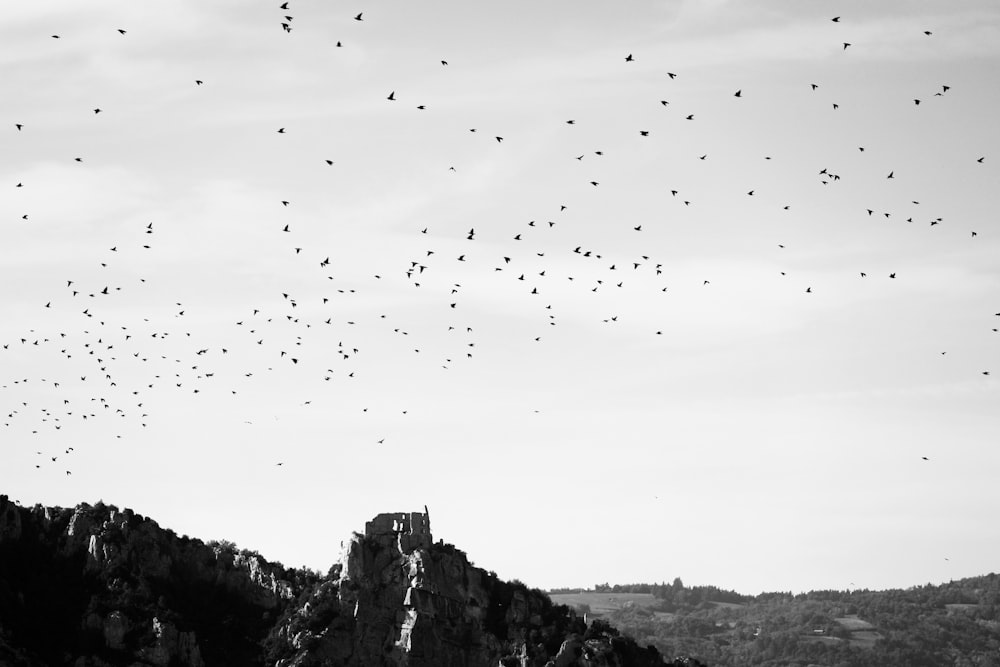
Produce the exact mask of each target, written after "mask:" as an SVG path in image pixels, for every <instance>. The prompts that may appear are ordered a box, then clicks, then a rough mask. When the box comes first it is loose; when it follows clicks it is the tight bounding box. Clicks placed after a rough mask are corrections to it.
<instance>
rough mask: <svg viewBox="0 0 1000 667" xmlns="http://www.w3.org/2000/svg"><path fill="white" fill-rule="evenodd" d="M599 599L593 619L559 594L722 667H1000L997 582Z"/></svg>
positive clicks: (615, 590) (668, 589)
mask: <svg viewBox="0 0 1000 667" xmlns="http://www.w3.org/2000/svg"><path fill="white" fill-rule="evenodd" d="M590 592H591V593H592V596H591V598H590V599H591V606H593V607H595V608H592V609H588V608H587V604H586V603H581V602H579V601H580V600H587V599H588V598H587V596H585V595H582V593H584V591H580V590H575V591H570V590H566V589H563V590H560V591H552V592H551V593H552V594H553V596H554V597H555V599H556V600H557V601H562V599H565V598H570V597H572V599H574V600H576V601H577V606H578V607H581V608H582V610H583V611H590V612H591V613H595V612H596V613H600V614H601V615H602V617H603V618H606V619H607V620H608V621H609V622H611V623H612V624H613V625H615V626H617V627H618V628H620V629H621V631H622V632H623V633H625V634H630V635H632V636H633V637H635V639H636V640H637V641H638V642H639V643H640V644H647V643H648V644H653V645H654V646H656V647H657V648H658V649H660V651H661V652H663V653H665V654H666V655H690V656H694V657H697V658H698V659H700V660H702V661H704V662H707V663H708V664H710V665H712V666H713V667H715V666H732V667H736V666H737V665H764V666H775V667H776V666H778V665H782V666H799V667H806V666H807V665H824V666H829V667H867V666H871V667H921V666H924V665H926V666H927V667H937V666H939V665H956V666H958V667H1000V577H998V576H997V575H996V574H989V575H985V576H981V577H973V578H969V579H962V580H959V581H952V582H949V583H947V584H942V585H938V586H935V585H930V584H928V585H926V586H919V587H913V588H909V589H906V590H887V591H870V590H853V591H830V590H825V591H810V592H809V593H802V594H799V595H792V594H791V593H762V594H760V595H756V596H749V595H740V594H738V593H735V592H733V591H724V590H720V589H718V588H716V587H714V586H694V587H686V586H684V584H683V582H682V581H681V580H680V579H675V580H674V581H673V583H671V584H629V585H616V586H609V585H607V584H601V585H598V586H596V587H595V588H594V589H593V590H592V591H590ZM637 594H638V595H642V594H645V596H648V597H645V596H643V598H642V599H638V598H637V597H636V595H637ZM619 595H620V596H621V597H620V598H618V597H616V596H619ZM599 600H600V601H601V602H600V603H598V601H599ZM609 600H610V602H608V601H609ZM616 600H617V602H618V604H615V601H616ZM599 605H604V606H603V607H599Z"/></svg>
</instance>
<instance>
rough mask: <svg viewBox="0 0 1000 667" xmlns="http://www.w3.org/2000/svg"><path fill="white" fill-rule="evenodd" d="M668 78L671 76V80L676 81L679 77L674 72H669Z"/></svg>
mask: <svg viewBox="0 0 1000 667" xmlns="http://www.w3.org/2000/svg"><path fill="white" fill-rule="evenodd" d="M667 76H669V77H670V78H671V79H676V78H677V75H676V74H674V73H673V72H667Z"/></svg>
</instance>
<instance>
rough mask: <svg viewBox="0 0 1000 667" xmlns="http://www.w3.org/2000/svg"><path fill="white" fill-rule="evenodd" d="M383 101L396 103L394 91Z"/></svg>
mask: <svg viewBox="0 0 1000 667" xmlns="http://www.w3.org/2000/svg"><path fill="white" fill-rule="evenodd" d="M358 20H359V21H360V20H361V19H358ZM385 99H387V100H389V101H390V102H395V101H396V91H395V90H394V91H392V92H391V93H389V97H387V98H385Z"/></svg>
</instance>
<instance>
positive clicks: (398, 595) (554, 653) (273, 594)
mask: <svg viewBox="0 0 1000 667" xmlns="http://www.w3.org/2000/svg"><path fill="white" fill-rule="evenodd" d="M662 664H664V662H663V659H662V658H661V657H660V655H659V654H658V653H657V652H656V650H655V649H653V648H651V647H649V648H639V647H638V646H637V645H636V644H635V642H634V641H632V640H630V639H627V638H624V637H620V636H618V633H617V632H616V631H614V629H613V628H610V627H608V626H607V625H606V624H601V623H599V622H595V623H592V624H590V625H589V626H588V625H587V624H586V623H585V622H584V620H583V619H582V618H580V617H578V616H577V615H576V614H575V613H574V612H572V611H571V610H569V609H568V608H566V607H563V606H557V605H554V604H553V603H552V602H551V600H550V599H549V598H548V597H547V596H546V595H544V594H543V593H542V592H540V591H537V590H531V589H529V588H528V587H526V586H524V585H523V584H521V583H519V582H516V581H515V582H505V581H502V580H500V579H499V578H498V577H497V576H496V575H495V574H494V573H492V572H487V571H485V570H482V569H480V568H477V567H475V566H474V565H473V564H472V563H470V562H469V560H468V558H467V556H466V555H465V554H464V553H463V552H462V551H460V550H458V549H457V548H455V547H454V546H452V545H449V544H445V543H444V542H438V543H434V542H433V537H432V535H431V530H430V517H429V515H428V514H427V512H426V511H425V512H422V513H421V512H411V513H395V514H380V515H378V516H377V517H375V518H374V519H373V520H372V521H369V522H368V523H367V524H366V527H365V533H364V534H360V533H355V534H354V535H353V536H352V537H351V538H350V539H349V540H347V541H346V542H345V543H343V544H342V555H341V558H340V560H339V562H338V563H336V564H335V565H334V566H333V567H332V568H331V569H330V571H329V573H327V574H326V575H325V576H322V575H320V574H319V573H316V572H310V571H308V570H296V569H288V568H285V567H283V566H282V565H280V564H277V563H269V562H268V561H267V560H265V559H264V558H262V557H261V556H259V555H258V554H256V553H253V552H248V551H240V550H237V549H236V548H235V546H234V545H232V544H228V543H209V544H205V543H203V542H201V541H200V540H195V539H190V538H188V537H186V536H180V537H179V536H177V535H176V534H175V533H173V532H172V531H169V530H165V529H163V528H161V527H160V526H158V525H157V524H156V522H154V521H152V520H150V519H147V518H145V517H142V516H140V515H138V514H136V513H134V512H132V511H131V510H127V509H125V510H119V509H117V508H115V507H112V506H106V505H103V504H101V503H99V504H98V505H96V506H90V505H80V506H78V507H76V508H73V509H62V508H44V507H39V506H36V507H32V508H27V507H21V506H19V505H16V504H13V503H11V502H9V501H8V499H7V498H6V497H5V496H0V665H5V666H6V665H12V666H19V667H20V666H24V667H36V666H39V665H72V666H73V667H107V666H110V665H129V666H130V667H131V666H139V665H155V666H162V667H167V666H170V667H212V666H213V665H261V666H263V665H267V666H269V667H271V666H273V667H319V666H327V665H329V666H343V667H354V666H357V667H377V666H382V665H384V666H387V667H388V666H392V667H396V666H406V667H431V666H433V667H480V666H481V667H487V666H489V667H496V666H498V665H499V666H501V667H513V666H518V667H529V666H531V667H536V666H537V667H549V666H551V667H574V666H577V667H580V666H585V665H586V666H593V667H596V666H599V665H621V666H625V665H636V666H640V667H641V666H644V665H662Z"/></svg>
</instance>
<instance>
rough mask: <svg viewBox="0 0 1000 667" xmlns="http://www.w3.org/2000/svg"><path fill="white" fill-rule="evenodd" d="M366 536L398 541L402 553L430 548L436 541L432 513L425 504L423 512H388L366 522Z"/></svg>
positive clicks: (378, 539)
mask: <svg viewBox="0 0 1000 667" xmlns="http://www.w3.org/2000/svg"><path fill="white" fill-rule="evenodd" d="M365 537H367V538H372V539H375V540H377V541H383V540H385V539H386V538H389V539H391V540H392V541H394V542H396V543H397V544H398V546H399V550H400V551H401V552H402V553H409V552H411V551H413V550H414V549H428V548H430V546H431V544H433V542H434V538H433V537H432V536H431V515H430V513H429V512H428V511H427V507H426V506H424V511H423V512H387V513H383V514H379V515H378V516H376V517H375V518H374V519H372V520H371V521H367V522H365Z"/></svg>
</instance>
